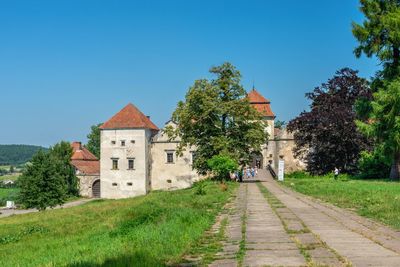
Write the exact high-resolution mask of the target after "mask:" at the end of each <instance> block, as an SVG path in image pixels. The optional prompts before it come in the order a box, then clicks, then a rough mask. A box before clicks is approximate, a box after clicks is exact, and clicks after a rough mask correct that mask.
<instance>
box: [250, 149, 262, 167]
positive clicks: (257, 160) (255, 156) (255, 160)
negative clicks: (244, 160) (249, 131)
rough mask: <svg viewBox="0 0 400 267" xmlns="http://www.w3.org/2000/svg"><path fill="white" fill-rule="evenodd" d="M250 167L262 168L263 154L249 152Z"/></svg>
mask: <svg viewBox="0 0 400 267" xmlns="http://www.w3.org/2000/svg"><path fill="white" fill-rule="evenodd" d="M251 158H252V160H251V167H257V168H258V169H262V168H263V156H262V154H261V153H256V152H253V153H251Z"/></svg>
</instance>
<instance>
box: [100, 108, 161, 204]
mask: <svg viewBox="0 0 400 267" xmlns="http://www.w3.org/2000/svg"><path fill="white" fill-rule="evenodd" d="M157 131H158V128H157V126H156V125H155V124H154V123H153V122H151V120H150V119H149V118H148V117H146V116H145V115H144V114H143V113H142V112H141V111H140V110H139V109H138V108H136V107H135V106H134V105H132V104H128V105H127V106H125V107H124V108H123V109H122V110H121V111H119V112H118V113H117V114H115V115H114V116H113V117H112V118H111V119H109V120H108V121H107V122H105V123H104V124H103V125H101V126H100V140H101V141H100V190H101V193H100V195H101V197H102V198H126V197H133V196H138V195H145V194H146V193H147V192H148V190H149V184H150V180H149V179H150V178H149V176H150V155H151V153H150V142H151V138H152V136H153V135H154V134H155V133H157Z"/></svg>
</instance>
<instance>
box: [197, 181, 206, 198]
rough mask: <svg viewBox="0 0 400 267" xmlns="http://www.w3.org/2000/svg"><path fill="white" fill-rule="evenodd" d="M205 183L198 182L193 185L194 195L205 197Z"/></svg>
mask: <svg viewBox="0 0 400 267" xmlns="http://www.w3.org/2000/svg"><path fill="white" fill-rule="evenodd" d="M205 181H206V180H201V181H198V182H196V183H194V188H195V191H194V193H195V194H196V195H200V196H202V195H205V194H206V193H207V191H206V182H205Z"/></svg>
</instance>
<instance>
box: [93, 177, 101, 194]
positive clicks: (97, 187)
mask: <svg viewBox="0 0 400 267" xmlns="http://www.w3.org/2000/svg"><path fill="white" fill-rule="evenodd" d="M92 197H94V198H99V197H100V180H96V181H94V182H93V185H92Z"/></svg>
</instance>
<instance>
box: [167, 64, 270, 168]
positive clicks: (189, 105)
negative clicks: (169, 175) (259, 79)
mask: <svg viewBox="0 0 400 267" xmlns="http://www.w3.org/2000/svg"><path fill="white" fill-rule="evenodd" d="M210 72H211V73H212V74H214V75H216V79H214V80H211V81H209V80H206V79H202V80H197V81H195V82H194V84H193V86H191V87H190V88H189V91H188V92H187V94H186V98H185V101H181V102H179V103H178V106H177V108H176V110H175V112H174V113H173V116H172V119H173V120H174V121H175V122H176V123H177V125H178V126H177V128H176V129H173V128H172V127H168V128H167V129H166V132H167V134H168V135H169V137H170V138H176V137H179V138H180V140H181V141H180V144H179V146H178V151H177V153H178V154H181V153H182V151H183V150H184V149H185V148H186V147H187V146H192V145H193V146H196V149H197V150H196V158H195V161H194V164H193V165H194V168H195V169H196V170H197V171H198V172H199V173H200V174H206V173H207V172H208V171H210V166H209V165H208V164H207V161H208V160H209V159H211V158H212V157H213V156H215V155H225V156H227V157H230V158H231V159H233V160H235V161H236V162H239V163H240V164H241V165H244V164H246V163H248V162H249V161H250V158H251V152H252V151H255V152H257V151H260V150H261V145H262V144H265V142H266V140H267V134H266V133H265V132H264V123H263V122H262V120H261V119H262V118H261V115H260V114H259V113H258V112H257V111H256V110H255V109H254V108H253V107H252V106H251V105H250V103H249V101H248V100H247V99H246V91H245V90H244V89H243V87H242V85H241V84H240V78H241V75H240V72H239V71H238V70H237V69H236V68H235V67H234V66H233V65H232V64H230V63H224V64H222V65H221V66H217V67H212V68H211V69H210Z"/></svg>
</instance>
